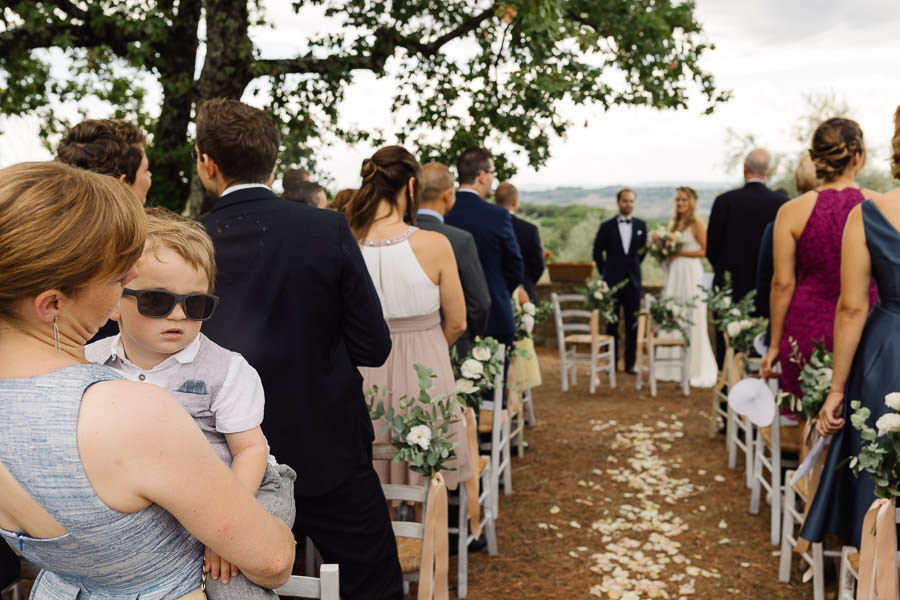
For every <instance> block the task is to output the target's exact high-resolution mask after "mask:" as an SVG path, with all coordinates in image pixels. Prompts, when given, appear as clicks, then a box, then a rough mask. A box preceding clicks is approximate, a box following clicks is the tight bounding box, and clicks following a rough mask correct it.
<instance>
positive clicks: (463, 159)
mask: <svg viewBox="0 0 900 600" xmlns="http://www.w3.org/2000/svg"><path fill="white" fill-rule="evenodd" d="M495 172H496V171H495V170H494V159H493V157H491V153H490V152H488V151H487V150H485V149H484V148H471V149H469V150H466V151H465V152H463V153H462V154H461V155H460V157H459V160H457V161H456V173H457V177H458V179H459V189H458V190H457V192H456V204H455V205H454V206H453V209H452V210H451V211H450V212H449V213H447V216H446V217H445V219H444V221H445V222H446V223H447V224H448V225H452V226H454V227H459V228H460V229H463V230H465V231H468V232H469V233H471V234H472V237H474V238H475V245H476V246H477V247H478V258H479V259H480V260H481V268H482V270H483V271H484V276H485V278H486V279H487V284H488V291H489V292H490V295H491V310H490V312H489V313H488V321H487V327H485V330H484V334H485V335H488V336H491V337H494V338H497V340H498V341H499V342H500V343H501V344H506V347H507V349H509V348H510V346H511V345H512V341H513V336H514V335H515V333H516V324H515V321H514V319H513V314H512V303H511V302H512V300H511V297H512V292H513V290H515V289H516V287H517V286H518V285H519V284H521V283H522V281H523V279H524V273H523V266H522V254H521V253H520V252H519V243H518V242H517V241H516V234H515V232H514V231H513V228H512V218H511V216H510V214H509V211H507V210H504V209H502V208H500V207H499V206H496V205H494V204H488V203H487V202H485V201H484V198H486V197H487V196H488V195H490V193H491V185H492V184H493V182H494V173H495Z"/></svg>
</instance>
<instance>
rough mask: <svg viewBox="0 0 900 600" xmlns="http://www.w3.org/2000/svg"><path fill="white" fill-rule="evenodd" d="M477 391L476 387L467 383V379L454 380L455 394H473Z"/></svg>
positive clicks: (469, 382)
mask: <svg viewBox="0 0 900 600" xmlns="http://www.w3.org/2000/svg"><path fill="white" fill-rule="evenodd" d="M477 391H478V386H477V385H475V384H474V383H472V382H471V381H469V380H468V379H457V380H456V393H457V394H474V393H475V392H477Z"/></svg>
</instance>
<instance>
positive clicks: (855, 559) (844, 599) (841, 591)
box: [837, 508, 900, 600]
mask: <svg viewBox="0 0 900 600" xmlns="http://www.w3.org/2000/svg"><path fill="white" fill-rule="evenodd" d="M894 520H895V522H897V523H900V508H896V509H894ZM896 565H897V567H898V568H900V552H897V559H896ZM858 581H859V549H858V548H855V547H853V546H844V547H843V548H841V568H840V571H839V574H838V594H837V600H856V585H857V583H858ZM879 600H880V599H879Z"/></svg>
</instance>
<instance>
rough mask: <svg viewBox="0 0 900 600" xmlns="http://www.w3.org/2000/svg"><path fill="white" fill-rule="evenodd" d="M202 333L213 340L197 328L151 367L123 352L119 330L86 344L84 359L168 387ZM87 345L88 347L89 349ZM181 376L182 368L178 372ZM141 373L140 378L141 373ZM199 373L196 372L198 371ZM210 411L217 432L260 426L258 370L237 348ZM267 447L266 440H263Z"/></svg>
mask: <svg viewBox="0 0 900 600" xmlns="http://www.w3.org/2000/svg"><path fill="white" fill-rule="evenodd" d="M201 337H203V338H205V339H206V342H207V343H209V344H212V343H214V342H212V341H211V340H210V339H209V338H206V336H204V335H203V333H202V332H200V333H199V334H198V335H197V337H196V338H194V340H193V341H192V342H191V343H190V344H188V345H187V346H185V347H184V348H183V349H182V350H179V351H178V352H176V353H175V354H172V355H171V356H169V357H168V358H166V359H165V360H164V361H162V362H161V363H159V364H158V365H156V366H155V367H153V368H152V369H149V370H147V369H141V368H140V367H138V366H136V365H135V364H134V363H132V362H131V361H130V360H128V358H127V357H126V356H125V347H124V345H123V344H122V334H121V333H118V334H116V335H114V336H112V337H110V338H106V339H103V340H99V341H97V342H94V343H93V344H89V345H88V346H87V348H86V355H87V359H88V360H90V361H91V362H95V363H100V364H103V365H106V366H108V367H109V368H111V369H113V370H114V371H116V372H117V373H119V374H120V375H122V376H123V377H124V378H125V379H128V380H129V381H136V382H143V383H152V384H154V385H158V386H159V387H161V388H163V389H166V390H168V389H170V388H171V385H170V379H171V377H172V376H173V375H175V374H176V373H175V372H176V371H181V367H182V365H186V364H190V363H191V362H192V361H193V360H194V359H195V358H196V357H197V353H198V352H199V351H200V344H201ZM88 349H90V351H89V352H88ZM180 374H181V375H182V376H183V375H184V372H183V371H181V373H180ZM142 375H143V378H141V376H142ZM198 375H199V374H198ZM210 411H211V412H212V413H213V414H214V415H215V421H216V424H215V428H216V431H218V432H219V433H222V434H225V433H240V432H242V431H247V430H248V429H253V428H254V427H257V426H259V425H260V424H261V423H262V420H263V414H264V412H265V393H264V391H263V386H262V381H261V380H260V378H259V373H257V372H256V369H254V368H253V367H252V366H250V363H248V362H247V360H246V359H245V358H244V357H243V356H241V355H240V354H238V353H237V352H231V362H230V363H229V364H228V367H227V371H226V374H225V381H224V382H223V384H222V388H221V390H219V393H218V394H217V395H216V397H215V398H214V399H213V402H212V404H211V405H210ZM266 446H267V450H268V443H267V444H266ZM268 462H269V464H272V465H275V464H277V463H276V461H275V458H274V457H273V456H272V453H271V452H269V453H268Z"/></svg>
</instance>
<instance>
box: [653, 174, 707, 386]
mask: <svg viewBox="0 0 900 600" xmlns="http://www.w3.org/2000/svg"><path fill="white" fill-rule="evenodd" d="M696 210H697V192H696V191H694V189H693V188H689V187H680V188H678V189H677V190H676V191H675V216H674V217H673V219H672V224H671V225H670V226H669V230H670V231H680V232H681V233H682V235H683V236H684V246H682V248H681V251H680V252H678V254H676V255H675V256H674V257H673V258H671V259H668V268H667V269H666V283H665V286H664V287H663V295H665V296H674V297H676V298H685V299H692V298H693V299H694V304H695V308H694V310H692V311H691V315H690V316H691V321H693V325H691V326H690V328H689V329H688V334H689V335H690V343H691V345H690V348H689V351H690V359H691V363H690V364H691V386H692V387H712V386H714V385H715V384H716V379H717V378H718V367H717V366H716V358H715V356H714V355H713V351H712V346H711V345H710V343H709V331H708V329H707V325H706V302H704V301H703V299H702V297H701V290H700V288H698V287H697V286H698V285H699V284H700V277H701V276H702V275H703V266H702V265H701V264H700V259H701V258H703V257H704V256H706V225H704V224H703V221H701V220H700V219H698V218H697V217H696V216H694V213H695V212H696ZM674 351H675V350H674V349H660V352H661V353H662V352H674ZM657 379H661V380H663V381H679V380H680V379H681V377H680V374H679V372H678V369H677V368H674V367H664V368H660V369H659V372H658V375H657Z"/></svg>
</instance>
